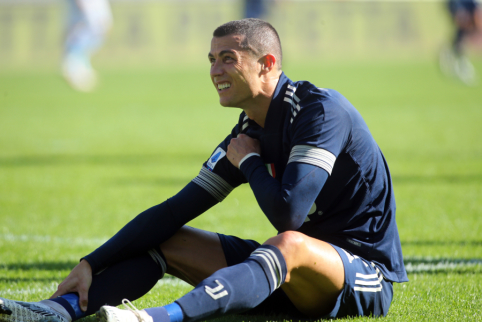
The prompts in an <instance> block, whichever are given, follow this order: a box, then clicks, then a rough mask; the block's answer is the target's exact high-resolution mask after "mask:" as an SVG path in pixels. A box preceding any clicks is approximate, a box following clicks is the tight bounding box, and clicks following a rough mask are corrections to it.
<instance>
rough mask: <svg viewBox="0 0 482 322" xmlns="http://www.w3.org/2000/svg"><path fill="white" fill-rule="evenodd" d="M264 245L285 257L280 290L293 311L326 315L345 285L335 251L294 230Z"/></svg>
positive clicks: (340, 264)
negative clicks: (276, 248) (284, 269)
mask: <svg viewBox="0 0 482 322" xmlns="http://www.w3.org/2000/svg"><path fill="white" fill-rule="evenodd" d="M265 244H270V245H274V246H276V247H278V248H279V249H280V251H281V253H282V254H283V256H284V257H285V260H286V265H287V271H288V273H287V276H286V281H285V284H283V285H282V289H283V291H284V292H285V293H286V295H287V296H288V297H289V298H290V300H291V302H293V304H294V305H295V306H296V308H297V309H298V310H300V311H301V312H302V313H304V314H306V315H309V316H313V317H319V316H322V315H324V314H327V313H329V312H330V311H331V310H332V309H333V307H334V306H335V303H336V299H337V297H338V295H339V294H340V292H341V291H342V289H343V286H344V284H345V270H344V267H343V262H342V260H341V258H340V255H338V252H337V251H336V250H335V249H334V248H333V247H332V246H331V245H330V244H328V243H326V242H324V241H321V240H318V239H314V238H311V237H308V236H306V235H304V234H302V233H299V232H294V231H288V232H284V233H282V234H279V235H278V236H276V237H273V238H270V239H269V240H267V241H266V243H265Z"/></svg>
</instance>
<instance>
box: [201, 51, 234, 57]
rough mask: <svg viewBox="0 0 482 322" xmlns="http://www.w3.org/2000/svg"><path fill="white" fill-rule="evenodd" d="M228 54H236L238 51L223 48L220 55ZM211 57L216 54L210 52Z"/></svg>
mask: <svg viewBox="0 0 482 322" xmlns="http://www.w3.org/2000/svg"><path fill="white" fill-rule="evenodd" d="M226 54H233V55H236V53H235V52H234V51H233V50H221V52H220V53H219V56H223V55H226ZM211 57H214V55H213V54H211V53H209V54H208V58H211Z"/></svg>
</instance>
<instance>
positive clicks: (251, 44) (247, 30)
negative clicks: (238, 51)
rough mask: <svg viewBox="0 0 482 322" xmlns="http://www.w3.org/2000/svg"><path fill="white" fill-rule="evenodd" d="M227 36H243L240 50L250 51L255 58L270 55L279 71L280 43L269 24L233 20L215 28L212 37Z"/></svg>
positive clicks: (250, 19) (250, 20)
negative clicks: (273, 57)
mask: <svg viewBox="0 0 482 322" xmlns="http://www.w3.org/2000/svg"><path fill="white" fill-rule="evenodd" d="M229 35H242V36H244V39H243V41H242V42H241V48H243V49H245V50H248V51H251V52H252V53H253V54H254V55H256V56H263V55H266V54H268V53H272V54H273V55H274V56H275V57H276V66H277V67H278V69H279V70H281V61H282V59H283V52H282V50H281V41H280V39H279V36H278V32H276V29H274V27H273V26H272V25H271V24H270V23H268V22H266V21H263V20H261V19H255V18H247V19H242V20H234V21H230V22H227V23H225V24H223V25H221V26H219V27H217V28H216V30H214V32H213V36H214V37H224V36H229Z"/></svg>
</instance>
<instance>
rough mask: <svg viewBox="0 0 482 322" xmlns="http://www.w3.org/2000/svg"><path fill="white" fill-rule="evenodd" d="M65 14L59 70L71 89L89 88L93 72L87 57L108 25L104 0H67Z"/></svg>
mask: <svg viewBox="0 0 482 322" xmlns="http://www.w3.org/2000/svg"><path fill="white" fill-rule="evenodd" d="M67 2H68V7H69V8H68V9H69V18H68V24H67V34H66V39H65V44H64V54H63V61H62V74H63V76H64V77H65V79H66V80H67V82H68V83H69V84H70V85H71V86H72V88H74V89H75V90H78V91H82V92H89V91H92V90H93V89H94V88H95V86H96V84H97V73H96V72H95V70H94V69H93V68H92V64H91V57H92V54H94V53H95V52H96V51H97V50H98V49H99V48H100V47H101V46H102V44H103V43H104V40H105V37H106V35H107V33H108V31H109V30H110V28H111V26H112V12H111V8H110V5H109V2H108V0H67Z"/></svg>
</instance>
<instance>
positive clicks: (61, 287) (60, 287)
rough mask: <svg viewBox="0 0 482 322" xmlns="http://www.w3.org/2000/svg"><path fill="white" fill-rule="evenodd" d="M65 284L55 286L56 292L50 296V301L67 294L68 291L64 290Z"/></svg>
mask: <svg viewBox="0 0 482 322" xmlns="http://www.w3.org/2000/svg"><path fill="white" fill-rule="evenodd" d="M64 284H65V283H64V282H62V283H60V284H59V285H58V286H57V291H55V293H54V294H52V296H51V297H50V298H51V299H53V298H56V297H59V296H62V295H64V294H66V293H68V291H67V290H66V289H65V285H64Z"/></svg>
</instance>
